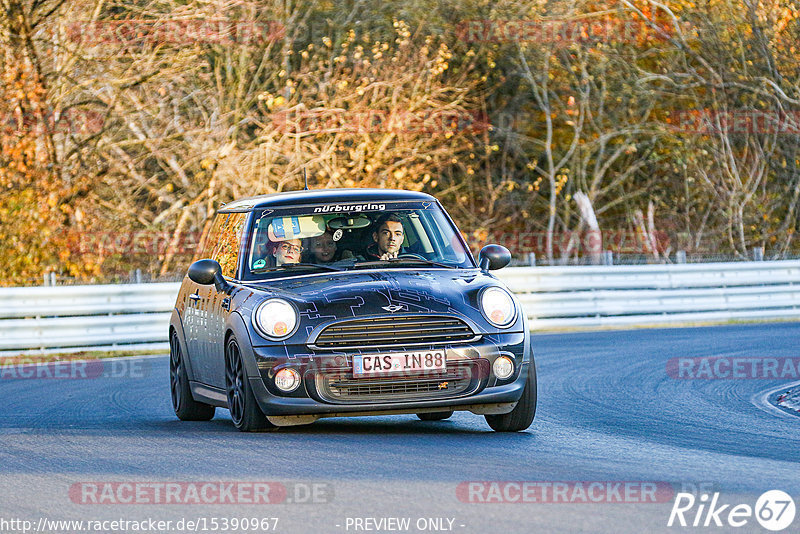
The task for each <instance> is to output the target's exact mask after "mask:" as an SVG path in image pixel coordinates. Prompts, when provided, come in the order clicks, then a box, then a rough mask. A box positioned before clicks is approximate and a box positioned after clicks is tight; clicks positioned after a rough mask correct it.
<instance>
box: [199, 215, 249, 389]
mask: <svg viewBox="0 0 800 534" xmlns="http://www.w3.org/2000/svg"><path fill="white" fill-rule="evenodd" d="M220 215H223V214H220ZM224 215H226V218H225V220H224V221H223V222H222V223H221V224H220V231H219V234H218V235H217V239H216V242H215V244H214V248H213V249H212V251H211V259H213V260H215V261H216V262H217V263H219V265H220V267H221V268H222V276H223V277H224V278H225V280H227V282H228V284H230V285H232V286H233V287H236V285H237V281H236V280H237V278H238V274H237V273H238V268H239V259H240V256H241V255H242V253H241V251H242V247H243V242H242V241H243V240H244V237H243V236H244V234H245V232H244V228H245V225H246V222H247V215H248V213H229V214H224ZM206 287H207V288H208V294H207V295H205V296H204V297H203V301H202V302H203V305H204V306H205V310H206V322H205V328H204V339H203V353H204V371H203V372H204V376H205V377H206V380H208V381H207V382H206V383H207V384H209V385H212V386H216V387H220V388H222V387H225V325H226V324H227V322H228V317H229V315H230V313H231V311H230V304H231V295H229V294H227V293H225V292H220V291H217V289H216V288H215V287H214V286H213V285H211V286H206Z"/></svg>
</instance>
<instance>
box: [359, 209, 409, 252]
mask: <svg viewBox="0 0 800 534" xmlns="http://www.w3.org/2000/svg"><path fill="white" fill-rule="evenodd" d="M404 239H405V233H404V231H403V222H402V221H401V220H400V217H399V216H398V215H397V214H395V213H386V214H384V215H381V216H380V217H379V218H378V220H377V221H375V231H374V232H372V241H373V243H371V244H370V245H369V246H368V247H367V250H366V256H367V259H368V260H388V259H391V258H396V257H397V255H398V254H399V253H400V246H401V245H402V244H403V240H404Z"/></svg>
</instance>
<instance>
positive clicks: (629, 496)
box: [456, 480, 675, 504]
mask: <svg viewBox="0 0 800 534" xmlns="http://www.w3.org/2000/svg"><path fill="white" fill-rule="evenodd" d="M674 496H675V490H674V488H673V487H672V485H671V484H669V483H668V482H645V481H598V480H595V481H590V480H582V481H560V482H553V481H513V480H512V481H468V482H461V483H460V484H459V485H458V486H457V487H456V498H457V499H458V500H459V501H461V502H465V503H530V504H534V503H538V504H580V503H587V504H588V503H639V504H642V503H665V502H670V501H671V500H672V498H673V497H674Z"/></svg>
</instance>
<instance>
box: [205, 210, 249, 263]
mask: <svg viewBox="0 0 800 534" xmlns="http://www.w3.org/2000/svg"><path fill="white" fill-rule="evenodd" d="M246 220H247V213H220V214H218V215H217V218H216V219H215V220H214V224H213V225H212V226H211V231H209V233H208V237H207V238H206V241H205V244H204V246H203V250H202V252H201V257H203V258H211V259H212V260H216V261H217V263H219V265H220V267H222V276H224V277H226V278H235V277H236V266H237V265H238V264H239V245H240V242H241V238H242V230H243V229H244V224H245V221H246Z"/></svg>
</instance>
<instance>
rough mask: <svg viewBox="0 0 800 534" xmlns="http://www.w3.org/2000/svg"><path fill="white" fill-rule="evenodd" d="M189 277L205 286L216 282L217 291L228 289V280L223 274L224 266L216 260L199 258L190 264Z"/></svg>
mask: <svg viewBox="0 0 800 534" xmlns="http://www.w3.org/2000/svg"><path fill="white" fill-rule="evenodd" d="M189 279H190V280H191V281H192V282H194V283H196V284H200V285H203V286H207V285H210V284H214V286H215V287H216V288H217V291H224V292H226V293H227V291H228V288H229V286H228V282H226V281H225V278H223V276H222V267H220V265H219V263H217V262H216V261H214V260H197V261H196V262H194V263H193V264H191V265H190V266H189Z"/></svg>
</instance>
